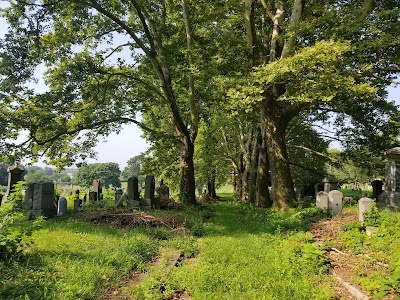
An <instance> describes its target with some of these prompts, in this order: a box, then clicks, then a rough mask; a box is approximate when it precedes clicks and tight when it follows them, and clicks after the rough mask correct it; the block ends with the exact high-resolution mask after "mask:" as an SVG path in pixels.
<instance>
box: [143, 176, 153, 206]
mask: <svg viewBox="0 0 400 300" xmlns="http://www.w3.org/2000/svg"><path fill="white" fill-rule="evenodd" d="M155 188H156V182H155V180H154V176H152V175H147V176H146V179H145V185H144V198H143V200H142V202H141V204H142V206H144V207H151V206H153V204H154V191H155Z"/></svg>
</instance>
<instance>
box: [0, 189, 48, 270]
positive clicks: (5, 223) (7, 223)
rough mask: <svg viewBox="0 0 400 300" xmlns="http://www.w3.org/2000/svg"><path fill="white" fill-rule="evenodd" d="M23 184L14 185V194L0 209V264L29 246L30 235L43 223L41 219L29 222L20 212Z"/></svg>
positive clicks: (30, 241)
mask: <svg viewBox="0 0 400 300" xmlns="http://www.w3.org/2000/svg"><path fill="white" fill-rule="evenodd" d="M23 184H24V182H19V183H17V184H15V185H14V188H15V192H13V193H11V194H10V195H9V196H8V198H7V200H8V201H7V202H8V203H6V204H3V206H2V207H1V208H0V263H1V261H3V260H9V259H12V258H13V257H15V256H16V255H17V254H18V253H20V252H21V251H22V250H23V249H24V248H25V247H27V246H29V245H31V243H32V239H31V236H32V233H33V232H34V231H35V230H38V229H39V228H40V226H41V225H42V223H43V218H37V219H36V220H33V221H31V220H29V219H28V217H27V216H26V215H25V214H23V213H22V212H21V208H22V198H23V196H22V189H23Z"/></svg>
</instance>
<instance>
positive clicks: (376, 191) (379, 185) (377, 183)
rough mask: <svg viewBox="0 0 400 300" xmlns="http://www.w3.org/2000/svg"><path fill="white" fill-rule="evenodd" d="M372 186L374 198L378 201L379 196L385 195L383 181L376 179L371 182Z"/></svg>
mask: <svg viewBox="0 0 400 300" xmlns="http://www.w3.org/2000/svg"><path fill="white" fill-rule="evenodd" d="M371 186H372V198H374V199H378V197H379V195H380V194H382V193H383V181H382V180H380V179H375V180H372V181H371Z"/></svg>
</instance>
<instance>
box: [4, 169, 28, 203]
mask: <svg viewBox="0 0 400 300" xmlns="http://www.w3.org/2000/svg"><path fill="white" fill-rule="evenodd" d="M7 172H8V183H7V192H6V198H7V197H8V196H9V195H10V194H11V193H12V192H14V184H16V183H17V182H18V181H22V180H23V179H22V173H23V172H24V167H22V166H10V167H8V168H7Z"/></svg>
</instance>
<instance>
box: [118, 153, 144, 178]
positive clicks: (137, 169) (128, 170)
mask: <svg viewBox="0 0 400 300" xmlns="http://www.w3.org/2000/svg"><path fill="white" fill-rule="evenodd" d="M144 156H145V155H144V154H140V155H136V156H134V157H131V158H130V159H129V160H128V162H127V166H126V167H125V169H124V170H123V171H122V172H121V178H122V179H124V180H127V179H128V178H129V177H131V176H136V177H137V178H138V180H139V184H140V183H144V179H145V177H144V176H143V174H142V173H141V167H142V164H143V159H144Z"/></svg>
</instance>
